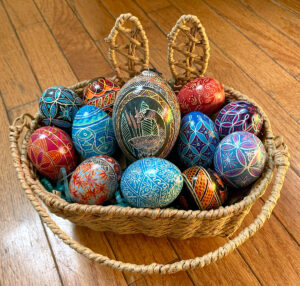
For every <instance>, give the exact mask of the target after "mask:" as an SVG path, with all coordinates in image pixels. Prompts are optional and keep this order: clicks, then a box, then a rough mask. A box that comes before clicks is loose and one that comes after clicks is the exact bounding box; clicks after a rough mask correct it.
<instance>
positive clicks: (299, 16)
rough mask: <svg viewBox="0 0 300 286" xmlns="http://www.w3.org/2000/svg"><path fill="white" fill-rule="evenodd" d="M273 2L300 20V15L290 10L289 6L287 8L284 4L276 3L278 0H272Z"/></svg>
mask: <svg viewBox="0 0 300 286" xmlns="http://www.w3.org/2000/svg"><path fill="white" fill-rule="evenodd" d="M272 2H273V3H274V4H275V5H277V6H278V7H280V8H282V9H284V10H286V11H288V12H289V13H291V14H293V15H295V16H297V17H298V18H300V15H298V13H296V12H294V11H293V10H292V9H290V8H289V7H287V6H285V5H284V4H282V3H280V2H278V1H276V0H272Z"/></svg>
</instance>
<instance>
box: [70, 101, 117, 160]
mask: <svg viewBox="0 0 300 286" xmlns="http://www.w3.org/2000/svg"><path fill="white" fill-rule="evenodd" d="M72 139H73V142H74V146H75V148H76V150H77V151H78V152H79V154H80V155H81V156H82V157H83V158H84V159H86V158H89V157H92V156H97V155H108V156H111V155H112V154H113V153H114V152H115V151H116V148H117V142H116V138H115V134H114V130H113V125H112V119H111V118H110V117H109V116H108V114H106V112H104V111H103V110H101V109H100V108H99V107H96V106H93V105H85V106H83V107H81V108H80V109H79V111H78V112H77V114H76V116H75V118H74V121H73V126H72Z"/></svg>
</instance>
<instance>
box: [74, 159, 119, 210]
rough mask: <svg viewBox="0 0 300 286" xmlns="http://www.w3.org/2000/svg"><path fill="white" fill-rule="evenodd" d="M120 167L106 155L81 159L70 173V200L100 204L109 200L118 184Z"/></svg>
mask: <svg viewBox="0 0 300 286" xmlns="http://www.w3.org/2000/svg"><path fill="white" fill-rule="evenodd" d="M120 178H121V168H120V165H119V163H118V162H117V161H116V160H115V159H114V158H111V157H108V156H103V155H100V156H94V157H90V158H88V159H86V160H85V161H83V162H82V163H81V164H80V165H79V166H78V167H77V168H76V170H75V171H74V173H73V174H72V177H71V180H70V183H69V195H70V198H71V201H72V202H75V203H79V204H88V205H101V204H103V203H105V202H107V201H108V200H110V199H111V198H112V197H113V195H114V193H115V191H116V190H117V188H118V186H119V181H120Z"/></svg>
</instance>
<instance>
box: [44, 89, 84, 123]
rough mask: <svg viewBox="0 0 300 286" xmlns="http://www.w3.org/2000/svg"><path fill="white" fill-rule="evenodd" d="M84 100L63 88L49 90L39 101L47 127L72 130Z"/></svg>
mask: <svg viewBox="0 0 300 286" xmlns="http://www.w3.org/2000/svg"><path fill="white" fill-rule="evenodd" d="M81 104H82V99H81V98H80V97H79V96H78V95H77V94H76V93H75V92H74V91H72V90H70V89H68V88H65V87H63V86H53V87H49V88H47V89H46V90H45V91H44V92H43V94H42V96H41V98H40V101H39V110H40V114H41V116H42V121H43V123H44V124H45V125H55V126H57V127H60V128H70V127H71V126H72V122H73V119H74V116H75V115H76V113H77V111H78V109H79V108H80V106H81Z"/></svg>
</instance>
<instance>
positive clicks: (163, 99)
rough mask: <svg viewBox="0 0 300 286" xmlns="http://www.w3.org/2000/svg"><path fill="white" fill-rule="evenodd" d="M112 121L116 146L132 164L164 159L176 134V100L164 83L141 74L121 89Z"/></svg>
mask: <svg viewBox="0 0 300 286" xmlns="http://www.w3.org/2000/svg"><path fill="white" fill-rule="evenodd" d="M112 118H113V124H114V130H115V134H116V138H117V141H118V143H119V146H120V147H121V149H122V151H123V153H124V154H125V155H126V156H127V157H128V158H129V159H130V160H132V161H134V160H136V159H139V158H143V157H161V158H164V157H166V156H167V155H168V154H169V152H170V151H171V149H172V147H173V146H174V144H175V141H176V139H177V136H178V133H179V127H180V110H179V105H178V102H177V99H176V96H175V94H174V92H173V90H172V89H171V87H170V86H169V85H168V83H167V82H165V81H164V80H163V79H162V78H161V77H160V76H159V75H158V74H157V73H156V72H154V71H151V70H144V71H143V72H142V73H141V74H140V75H138V76H136V77H134V78H132V79H130V80H129V81H128V82H127V83H126V84H125V85H124V86H123V87H122V88H121V90H120V91H119V93H118V97H117V99H116V102H115V105H114V109H113V117H112Z"/></svg>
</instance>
